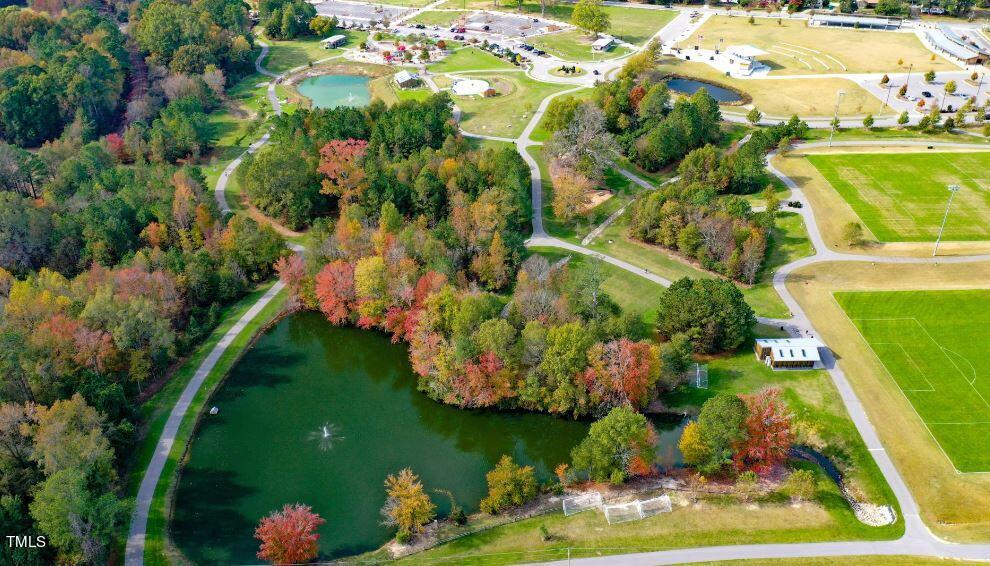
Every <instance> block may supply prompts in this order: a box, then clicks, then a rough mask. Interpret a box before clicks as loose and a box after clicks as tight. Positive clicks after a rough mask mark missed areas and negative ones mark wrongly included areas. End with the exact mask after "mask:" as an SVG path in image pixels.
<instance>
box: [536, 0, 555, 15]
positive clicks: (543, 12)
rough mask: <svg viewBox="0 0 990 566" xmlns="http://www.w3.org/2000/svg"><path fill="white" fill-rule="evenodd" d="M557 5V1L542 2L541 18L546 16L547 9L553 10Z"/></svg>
mask: <svg viewBox="0 0 990 566" xmlns="http://www.w3.org/2000/svg"><path fill="white" fill-rule="evenodd" d="M556 3H557V2H556V0H540V17H541V18H542V17H544V16H546V15H547V8H552V7H553V6H554V5H556Z"/></svg>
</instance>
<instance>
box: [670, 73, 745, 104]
mask: <svg viewBox="0 0 990 566" xmlns="http://www.w3.org/2000/svg"><path fill="white" fill-rule="evenodd" d="M667 87H668V88H669V89H670V90H672V91H674V92H679V93H681V94H687V95H692V94H694V93H696V92H698V90H699V89H702V88H703V89H705V90H707V91H708V94H710V95H711V97H712V98H714V99H715V100H716V101H718V102H739V101H740V100H742V97H741V96H739V93H737V92H735V91H733V90H729V89H727V88H722V87H720V86H718V85H713V84H712V83H706V82H704V81H698V80H695V79H685V78H681V77H673V78H670V79H667Z"/></svg>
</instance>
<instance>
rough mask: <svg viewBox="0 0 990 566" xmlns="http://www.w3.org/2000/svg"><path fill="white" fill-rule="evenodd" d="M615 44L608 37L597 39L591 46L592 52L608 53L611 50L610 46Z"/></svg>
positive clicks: (612, 39)
mask: <svg viewBox="0 0 990 566" xmlns="http://www.w3.org/2000/svg"><path fill="white" fill-rule="evenodd" d="M613 43H615V39H614V38H612V37H609V36H607V35H606V36H604V37H599V38H598V39H596V40H595V42H594V43H592V44H591V50H592V51H608V50H609V49H611V48H612V44H613Z"/></svg>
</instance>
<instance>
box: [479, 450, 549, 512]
mask: <svg viewBox="0 0 990 566" xmlns="http://www.w3.org/2000/svg"><path fill="white" fill-rule="evenodd" d="M485 478H486V479H487V480H488V497H486V498H484V499H482V500H481V510H482V511H484V512H485V513H489V514H492V515H495V514H497V513H501V512H502V511H504V510H506V509H508V508H509V507H513V506H517V505H522V504H523V503H526V502H527V501H530V500H532V499H533V498H534V497H536V476H535V475H534V473H533V467H532V466H520V465H518V464H516V463H515V462H513V461H512V457H511V456H509V455H508V454H506V455H503V456H502V459H501V460H499V462H498V464H497V465H496V466H495V469H493V470H492V471H490V472H488V474H487V475H486V476H485Z"/></svg>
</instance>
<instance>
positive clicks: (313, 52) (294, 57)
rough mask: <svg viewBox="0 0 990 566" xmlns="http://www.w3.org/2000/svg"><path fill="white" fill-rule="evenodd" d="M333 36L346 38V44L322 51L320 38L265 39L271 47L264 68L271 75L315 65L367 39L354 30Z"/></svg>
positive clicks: (365, 35) (361, 32) (363, 34)
mask: <svg viewBox="0 0 990 566" xmlns="http://www.w3.org/2000/svg"><path fill="white" fill-rule="evenodd" d="M334 33H335V34H337V33H339V34H343V35H346V36H347V43H345V44H344V45H343V46H342V47H338V48H336V49H324V48H323V46H321V45H320V40H321V39H323V38H321V37H314V36H306V37H299V38H296V39H292V40H287V41H275V40H273V39H267V38H266V39H265V42H266V43H268V44H269V45H271V50H270V52H269V54H268V58H267V59H265V62H264V65H265V68H266V69H268V70H269V71H271V72H273V73H283V72H285V71H288V70H289V69H295V68H296V67H301V66H303V65H306V64H308V63H311V62H312V63H315V62H316V61H319V60H321V59H326V58H327V57H333V56H334V55H340V53H341V51H342V50H343V49H346V48H352V47H357V45H358V44H359V43H361V42H362V41H364V40H365V39H367V38H368V34H367V32H363V31H355V30H349V29H345V30H337V31H334Z"/></svg>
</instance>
